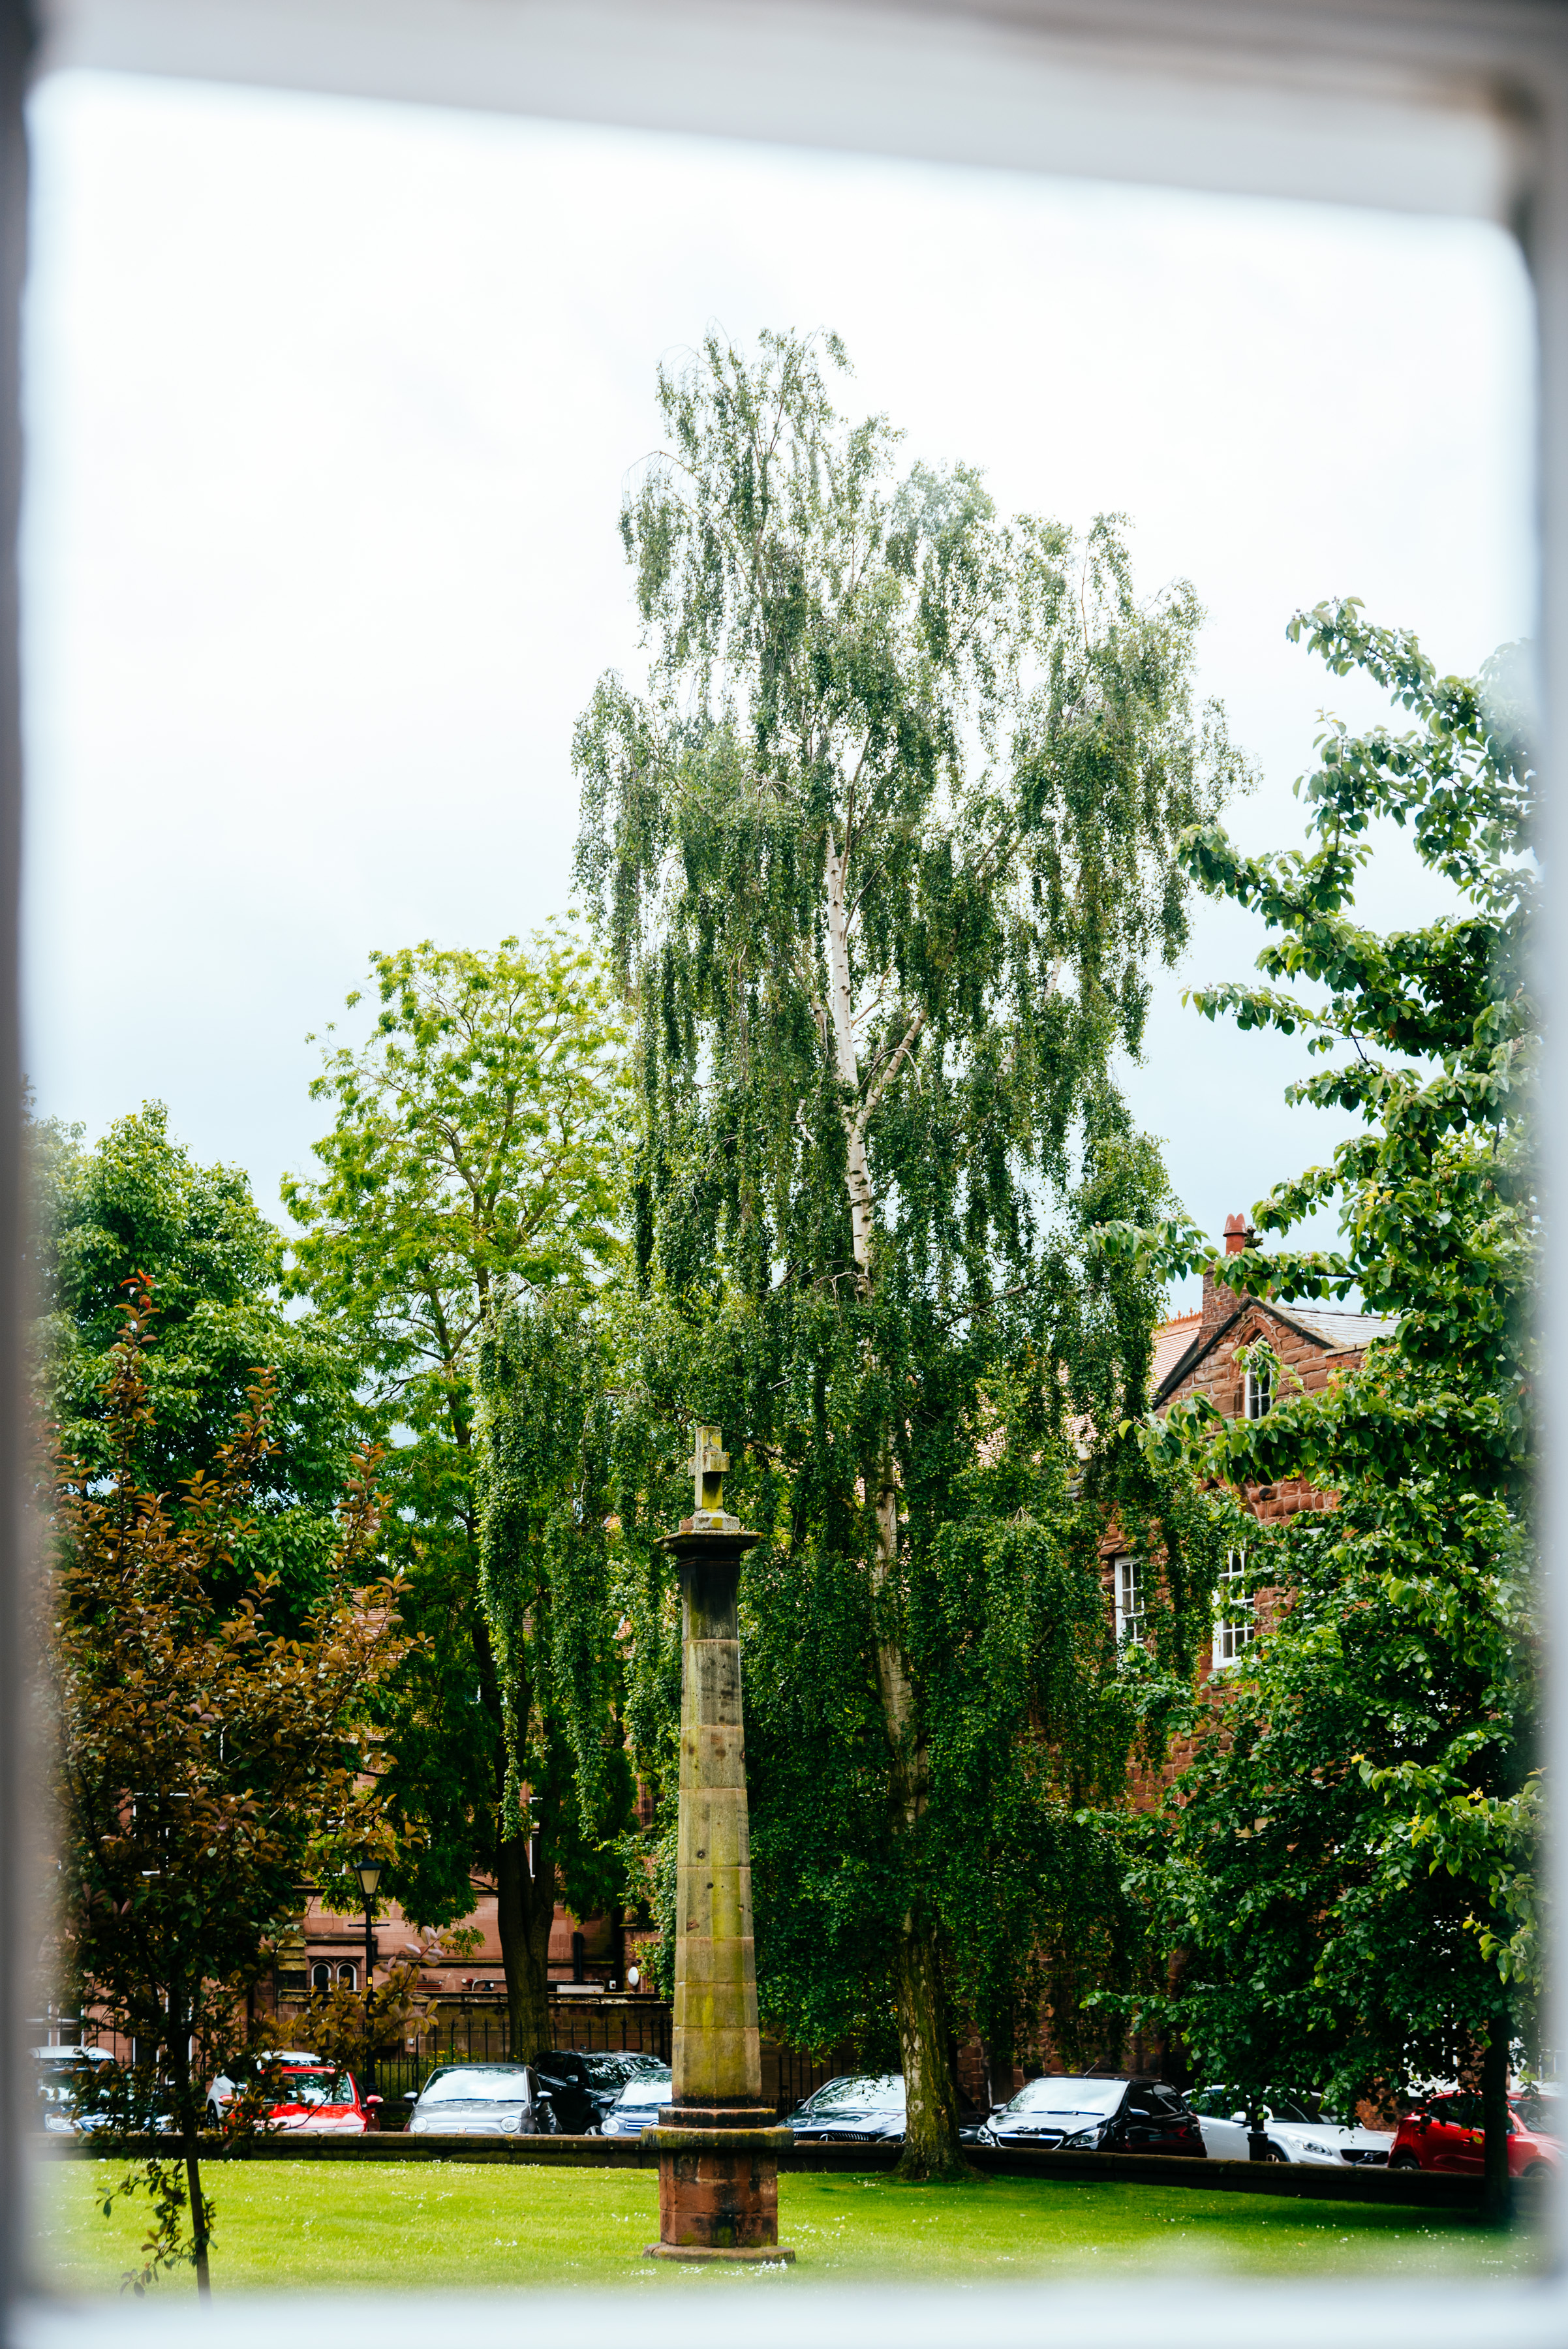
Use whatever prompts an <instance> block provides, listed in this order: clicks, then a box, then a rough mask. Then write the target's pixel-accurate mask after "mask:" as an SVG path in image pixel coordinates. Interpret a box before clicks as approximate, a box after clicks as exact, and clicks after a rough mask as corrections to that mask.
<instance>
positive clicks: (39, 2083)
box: [33, 2047, 112, 2137]
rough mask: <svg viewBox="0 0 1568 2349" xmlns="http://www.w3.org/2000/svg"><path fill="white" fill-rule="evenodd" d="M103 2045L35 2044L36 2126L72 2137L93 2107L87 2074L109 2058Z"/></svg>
mask: <svg viewBox="0 0 1568 2349" xmlns="http://www.w3.org/2000/svg"><path fill="white" fill-rule="evenodd" d="M111 2060H112V2059H111V2058H110V2055H109V2050H108V2049H107V2048H105V2047H35V2048H34V2050H33V2064H34V2076H35V2079H36V2115H37V2123H38V2127H40V2128H42V2129H47V2131H48V2132H49V2134H50V2135H51V2136H52V2137H75V2136H77V2135H78V2132H79V2131H80V2130H81V2129H82V2127H84V2126H90V2121H89V2119H88V2116H90V2115H91V2114H92V2112H93V2110H94V2103H95V2099H94V2095H93V2088H92V2083H91V2080H90V2079H89V2078H88V2074H89V2073H91V2072H93V2071H95V2070H97V2069H98V2068H99V2066H100V2065H102V2064H108V2063H109V2062H110V2061H111Z"/></svg>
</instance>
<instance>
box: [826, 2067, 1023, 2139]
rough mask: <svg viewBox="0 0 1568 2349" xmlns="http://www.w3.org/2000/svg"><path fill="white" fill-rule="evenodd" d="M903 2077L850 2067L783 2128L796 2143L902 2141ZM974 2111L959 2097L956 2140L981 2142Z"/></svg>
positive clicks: (827, 2083) (978, 2117) (896, 2074)
mask: <svg viewBox="0 0 1568 2349" xmlns="http://www.w3.org/2000/svg"><path fill="white" fill-rule="evenodd" d="M904 2112H905V2106H904V2081H903V2075H902V2074H901V2073H898V2072H852V2073H848V2074H846V2075H845V2076H844V2078H842V2079H839V2080H828V2081H826V2082H825V2084H824V2085H823V2086H821V2087H820V2088H817V2089H815V2090H814V2091H813V2093H812V2094H811V2095H809V2096H807V2098H806V2100H805V2104H804V2105H802V2106H800V2107H799V2108H798V2110H797V2111H795V2112H793V2113H791V2114H790V2116H789V2118H788V2119H787V2120H786V2121H785V2123H784V2127H786V2128H792V2129H794V2134H795V2142H796V2143H797V2144H799V2145H902V2143H903V2141H904ZM982 2127H983V2124H982V2122H981V2116H980V2115H979V2114H978V2113H977V2112H975V2111H974V2110H973V2108H972V2107H971V2106H969V2105H966V2104H963V2103H962V2102H961V2104H960V2106H959V2142H960V2144H961V2145H975V2144H978V2143H979V2142H980V2141H981V2129H982Z"/></svg>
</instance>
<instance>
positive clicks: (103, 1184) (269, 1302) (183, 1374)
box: [29, 1102, 362, 1612]
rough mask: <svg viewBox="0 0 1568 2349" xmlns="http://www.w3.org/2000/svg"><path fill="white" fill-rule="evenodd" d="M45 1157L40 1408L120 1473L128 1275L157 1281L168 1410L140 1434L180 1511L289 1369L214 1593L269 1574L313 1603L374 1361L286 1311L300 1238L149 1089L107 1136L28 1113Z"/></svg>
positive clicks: (142, 1464)
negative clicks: (203, 1151) (266, 1385)
mask: <svg viewBox="0 0 1568 2349" xmlns="http://www.w3.org/2000/svg"><path fill="white" fill-rule="evenodd" d="M29 1139H30V1143H31V1152H30V1155H31V1160H32V1165H33V1170H34V1176H35V1180H34V1185H33V1194H34V1223H35V1233H36V1237H35V1241H34V1265H33V1274H34V1288H35V1299H34V1302H35V1307H36V1311H37V1314H38V1319H37V1321H36V1325H35V1333H34V1364H35V1380H36V1388H37V1391H38V1400H39V1405H40V1409H41V1411H42V1413H43V1414H44V1416H45V1417H46V1418H47V1419H48V1420H50V1421H52V1422H53V1423H55V1424H56V1425H57V1428H58V1430H59V1434H60V1440H61V1441H62V1443H63V1444H65V1445H66V1447H67V1450H69V1451H70V1453H71V1454H73V1456H75V1457H77V1458H79V1459H81V1460H83V1461H85V1462H86V1463H87V1464H88V1466H89V1467H93V1468H96V1469H97V1470H99V1472H100V1473H104V1474H107V1473H108V1472H109V1466H110V1464H111V1461H112V1458H113V1445H114V1444H115V1443H116V1442H117V1441H118V1440H119V1439H118V1435H117V1433H116V1431H115V1430H114V1429H113V1428H112V1427H111V1424H110V1422H109V1410H108V1405H107V1403H106V1402H105V1389H106V1384H107V1381H108V1380H109V1372H110V1369H111V1367H112V1363H113V1361H114V1350H115V1348H116V1346H117V1344H118V1343H119V1335H120V1330H121V1313H122V1308H123V1304H124V1299H125V1296H126V1293H127V1290H126V1284H127V1283H128V1282H129V1281H130V1280H131V1279H132V1278H135V1277H137V1276H139V1275H145V1276H146V1277H147V1278H150V1279H151V1281H152V1282H153V1283H154V1284H155V1287H156V1292H157V1297H158V1314H159V1343H158V1345H157V1347H156V1348H155V1349H153V1350H152V1351H151V1353H150V1354H149V1355H148V1357H147V1359H146V1361H145V1363H144V1365H143V1376H144V1378H145V1379H146V1381H147V1386H148V1392H149V1395H150V1397H151V1418H150V1419H149V1420H148V1421H147V1422H145V1423H143V1426H142V1429H141V1432H140V1434H139V1435H138V1437H137V1439H136V1444H135V1449H134V1453H133V1464H134V1466H135V1471H136V1474H137V1475H138V1476H139V1477H140V1480H141V1481H142V1483H143V1484H144V1485H147V1486H149V1487H150V1488H151V1489H152V1490H153V1491H156V1492H160V1493H163V1494H165V1495H168V1496H169V1502H168V1505H169V1506H170V1507H171V1509H172V1510H173V1511H174V1512H175V1513H176V1515H177V1514H178V1512H179V1509H180V1507H181V1506H182V1503H181V1501H180V1498H179V1495H181V1493H182V1490H183V1488H184V1487H185V1485H186V1484H187V1482H188V1480H189V1479H190V1478H191V1477H192V1476H193V1475H197V1474H198V1473H202V1472H204V1471H206V1470H207V1469H209V1468H210V1467H211V1464H212V1462H213V1458H214V1456H215V1454H216V1453H217V1451H218V1449H219V1447H220V1446H221V1445H222V1444H223V1442H225V1441H226V1439H227V1435H228V1432H229V1430H230V1429H231V1428H232V1427H233V1426H234V1423H235V1421H236V1419H237V1418H238V1416H239V1415H240V1413H242V1411H243V1410H244V1407H245V1400H246V1396H247V1394H248V1392H249V1391H250V1389H251V1388H252V1387H253V1386H254V1383H255V1380H256V1377H257V1374H258V1372H259V1371H261V1370H263V1369H265V1370H266V1371H268V1372H269V1373H270V1376H271V1380H272V1396H273V1400H272V1403H271V1405H270V1410H271V1420H270V1426H269V1440H268V1445H267V1449H266V1452H265V1455H264V1456H263V1457H262V1458H260V1459H259V1460H258V1461H257V1463H256V1464H255V1470H254V1475H255V1483H254V1488H253V1490H252V1493H251V1496H250V1501H249V1505H248V1509H247V1525H246V1529H245V1532H244V1537H242V1538H241V1539H240V1540H239V1541H238V1543H237V1546H236V1547H235V1549H234V1562H233V1566H232V1568H231V1567H230V1566H228V1565H221V1566H220V1565H216V1564H215V1566H214V1571H221V1572H222V1573H223V1575H224V1576H225V1577H226V1578H227V1579H226V1581H225V1582H224V1585H223V1588H222V1589H221V1590H218V1591H215V1592H214V1597H216V1598H217V1599H220V1600H223V1601H226V1600H229V1599H233V1598H234V1596H235V1595H236V1594H237V1592H238V1591H240V1590H241V1589H243V1588H244V1587H245V1586H246V1585H247V1584H248V1583H249V1581H250V1579H251V1578H252V1577H253V1576H254V1575H255V1574H256V1573H258V1572H262V1573H266V1574H269V1575H275V1576H276V1577H277V1578H278V1586H279V1589H280V1591H281V1593H282V1594H283V1597H284V1599H285V1601H286V1603H287V1604H288V1605H290V1606H292V1607H293V1608H294V1609H296V1612H298V1611H302V1610H305V1609H308V1607H309V1606H310V1605H311V1603H312V1602H313V1601H314V1599H316V1598H317V1596H318V1595H319V1593H320V1591H321V1590H322V1588H324V1584H323V1577H324V1575H325V1573H326V1571H327V1565H328V1561H329V1560H330V1559H331V1557H333V1555H334V1553H335V1551H336V1549H337V1523H336V1516H335V1511H336V1506H337V1498H338V1495H339V1494H340V1493H341V1491H342V1487H343V1480H344V1477H345V1475H347V1473H348V1464H349V1462H350V1461H351V1459H352V1457H353V1454H354V1451H355V1447H356V1444H357V1442H358V1439H359V1436H360V1433H362V1431H361V1428H360V1425H359V1422H358V1413H357V1409H356V1404H355V1398H354V1384H355V1378H356V1374H357V1365H356V1362H355V1358H354V1355H353V1352H352V1350H351V1349H350V1348H349V1347H348V1346H347V1345H345V1343H344V1342H343V1340H342V1338H341V1336H340V1335H339V1333H338V1332H337V1330H334V1329H333V1328H331V1327H329V1326H327V1324H325V1323H324V1322H323V1321H322V1320H321V1319H319V1318H318V1317H317V1316H316V1315H305V1316H296V1315H290V1314H288V1313H286V1311H285V1309H284V1306H283V1302H282V1298H281V1293H280V1290H281V1282H282V1278H283V1243H282V1238H281V1236H280V1235H279V1233H278V1232H277V1231H276V1230H275V1228H274V1226H272V1225H271V1224H269V1223H268V1222H267V1221H266V1219H265V1216H261V1215H259V1214H258V1213H257V1212H256V1209H255V1206H254V1203H253V1201H252V1198H251V1193H250V1185H249V1183H248V1182H247V1180H246V1178H245V1176H244V1174H243V1173H242V1172H241V1171H240V1170H239V1168H237V1167H233V1166H200V1165H198V1164H196V1163H195V1161H194V1160H193V1159H192V1157H191V1155H190V1153H189V1152H188V1151H186V1150H185V1149H183V1148H182V1146H181V1144H180V1143H177V1142H175V1141H174V1140H173V1139H172V1137H171V1134H170V1133H169V1122H168V1113H167V1112H166V1111H165V1109H164V1107H163V1105H162V1103H161V1102H147V1103H145V1104H144V1105H143V1107H142V1108H141V1110H140V1112H137V1113H135V1114H133V1115H131V1116H129V1117H123V1118H119V1119H118V1120H117V1121H116V1122H115V1123H114V1124H113V1125H111V1126H110V1127H109V1131H108V1133H106V1134H105V1135H104V1136H103V1139H102V1140H101V1141H100V1142H99V1143H97V1144H96V1145H95V1146H94V1147H93V1148H91V1149H86V1148H84V1147H83V1146H82V1140H81V1131H80V1128H79V1127H69V1126H62V1125H59V1124H57V1123H47V1124H35V1125H33V1126H32V1127H30V1129H29Z"/></svg>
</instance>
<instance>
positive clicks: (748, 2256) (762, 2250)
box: [642, 2243, 794, 2267]
mask: <svg viewBox="0 0 1568 2349" xmlns="http://www.w3.org/2000/svg"><path fill="white" fill-rule="evenodd" d="M642 2256H643V2258H644V2259H645V2260H690V2261H702V2260H749V2261H751V2263H752V2265H753V2267H756V2266H758V2265H760V2264H761V2263H762V2262H763V2261H766V2260H782V2261H784V2264H785V2266H786V2267H793V2266H794V2244H793V2243H755V2244H742V2245H740V2246H738V2247H737V2246H735V2245H733V2244H731V2245H726V2244H723V2243H649V2244H648V2245H647V2246H646V2248H645V2249H644V2251H643V2254H642Z"/></svg>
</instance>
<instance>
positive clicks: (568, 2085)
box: [535, 2047, 670, 2137]
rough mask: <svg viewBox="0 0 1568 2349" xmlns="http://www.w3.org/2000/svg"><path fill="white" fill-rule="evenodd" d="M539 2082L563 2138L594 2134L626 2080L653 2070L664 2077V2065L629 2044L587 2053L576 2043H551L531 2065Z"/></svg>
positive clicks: (667, 2074)
mask: <svg viewBox="0 0 1568 2349" xmlns="http://www.w3.org/2000/svg"><path fill="white" fill-rule="evenodd" d="M535 2068H536V2069H537V2071H538V2074H539V2085H540V2086H541V2087H542V2088H543V2089H544V2090H545V2094H546V2095H548V2097H549V2099H550V2104H551V2107H552V2109H553V2111H554V2113H555V2116H556V2127H557V2128H558V2129H559V2130H560V2131H561V2132H562V2133H563V2135H565V2136H566V2137H596V2136H597V2135H598V2134H599V2133H600V2132H601V2131H602V2129H603V2127H604V2124H605V2116H606V2114H607V2113H608V2112H610V2111H611V2110H613V2108H614V2106H615V2102H616V2099H617V2097H618V2095H620V2092H621V2090H622V2089H623V2088H624V2087H625V2086H626V2084H627V2082H628V2080H637V2079H641V2078H643V2077H644V2076H652V2075H659V2077H660V2078H662V2079H666V2080H668V2078H669V2077H670V2066H669V2064H665V2063H663V2062H661V2061H660V2059H659V2057H658V2056H657V2055H643V2054H637V2053H636V2052H635V2051H633V2050H632V2049H630V2048H625V2049H623V2048H612V2049H599V2050H597V2052H595V2053H592V2054H587V2053H585V2052H584V2051H583V2049H581V2048H579V2047H553V2048H551V2050H550V2052H549V2054H546V2055H541V2056H540V2058H539V2061H538V2064H537V2066H536V2067H535Z"/></svg>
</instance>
